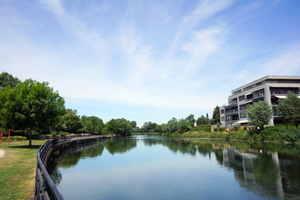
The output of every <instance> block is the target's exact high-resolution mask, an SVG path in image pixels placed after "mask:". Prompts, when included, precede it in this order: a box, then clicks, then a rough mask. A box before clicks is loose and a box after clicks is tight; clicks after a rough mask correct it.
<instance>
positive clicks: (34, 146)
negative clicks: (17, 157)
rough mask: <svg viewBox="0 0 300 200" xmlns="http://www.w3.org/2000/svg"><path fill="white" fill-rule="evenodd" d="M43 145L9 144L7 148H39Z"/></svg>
mask: <svg viewBox="0 0 300 200" xmlns="http://www.w3.org/2000/svg"><path fill="white" fill-rule="evenodd" d="M40 146H41V145H31V147H30V146H29V145H16V146H8V147H7V148H13V149H39V148H40Z"/></svg>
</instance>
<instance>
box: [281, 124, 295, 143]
mask: <svg viewBox="0 0 300 200" xmlns="http://www.w3.org/2000/svg"><path fill="white" fill-rule="evenodd" d="M280 137H281V139H282V140H284V141H287V142H292V143H294V142H296V141H300V129H299V128H293V129H286V130H283V131H281V132H280Z"/></svg>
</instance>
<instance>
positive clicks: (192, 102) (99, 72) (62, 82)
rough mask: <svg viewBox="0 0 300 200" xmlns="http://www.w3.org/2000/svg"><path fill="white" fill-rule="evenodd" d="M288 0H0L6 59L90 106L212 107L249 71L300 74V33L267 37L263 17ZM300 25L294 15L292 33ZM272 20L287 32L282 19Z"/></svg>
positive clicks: (11, 67)
mask: <svg viewBox="0 0 300 200" xmlns="http://www.w3.org/2000/svg"><path fill="white" fill-rule="evenodd" d="M20 4H22V5H23V3H22V2H21V3H20ZM281 4H285V5H286V6H289V3H286V2H277V3H276V4H273V3H268V2H265V3H261V2H260V1H254V2H250V3H249V2H236V1H223V0H217V1H209V0H201V1H181V0H178V1H155V0H154V1H119V2H118V4H116V3H114V2H112V1H105V0H104V1H101V2H98V1H90V2H89V3H84V2H83V3H81V4H80V5H79V4H77V3H76V2H72V3H70V2H69V1H62V0H45V1H41V0H40V1H39V3H38V4H37V3H36V2H30V3H29V5H30V6H28V7H26V9H21V7H22V5H19V4H18V5H16V4H14V2H6V3H5V4H4V3H2V4H1V5H2V6H0V18H1V20H0V28H1V30H0V36H1V37H0V43H1V45H0V61H1V69H2V68H3V70H4V71H8V72H9V73H12V74H13V75H14V76H17V77H19V78H21V79H23V80H24V79H26V78H33V79H37V80H39V81H49V82H50V85H51V86H53V87H54V89H56V90H59V92H60V94H61V95H62V96H64V97H65V98H66V99H72V100H74V102H82V103H81V104H82V107H84V104H86V102H94V103H95V102H101V103H105V102H109V104H113V103H114V104H116V105H130V107H131V108H133V107H135V106H137V107H136V109H137V110H138V109H139V108H141V107H143V108H145V107H147V108H156V109H157V108H159V109H164V108H168V109H169V111H170V110H174V112H175V110H177V111H178V110H180V111H182V110H196V111H197V112H199V113H201V112H207V110H212V109H213V108H214V107H215V106H216V105H223V104H225V103H226V101H227V96H228V95H229V94H230V90H232V89H234V88H235V87H238V86H240V85H241V84H246V83H247V82H248V81H252V80H253V79H257V78H260V77H261V76H265V75H268V74H274V75H277V74H278V75H279V74H286V75H299V74H300V71H299V65H300V61H299V58H298V57H299V56H298V55H299V53H300V51H299V47H298V46H299V39H298V40H297V41H296V40H295V39H293V38H296V36H294V37H289V40H285V39H284V38H288V36H286V37H282V38H283V39H282V40H284V41H283V42H281V43H280V44H279V43H276V40H275V39H274V40H271V39H270V38H269V37H267V36H268V35H269V34H270V31H268V29H267V28H265V27H269V25H272V23H273V22H274V21H273V20H272V16H276V15H277V14H278V13H276V12H277V11H276V9H278V8H279V7H280V6H282V5H281ZM23 7H24V6H23ZM266 8H267V9H266ZM275 8H276V9H275ZM270 13H271V14H270ZM294 15H295V16H299V15H298V14H295V13H294ZM37 16H38V17H37ZM283 17H284V16H283ZM269 18H270V19H269ZM262 19H264V20H262ZM286 21H288V20H286ZM271 22H272V23H271ZM276 23H278V25H276V26H280V23H281V24H282V22H281V21H277V22H276ZM266 25H268V26H266ZM298 25H299V23H298V24H297V22H295V21H293V22H292V24H291V26H290V27H291V30H289V34H290V35H292V34H294V35H296V32H297V31H296V30H298V29H297V28H295V29H294V28H293V27H299V26H298ZM262 27H263V28H262ZM270 30H272V34H273V33H274V31H277V35H279V36H281V35H285V31H284V29H280V28H278V29H277V28H276V27H275V25H274V26H272V29H270ZM262 32H263V33H262ZM258 41H260V42H258ZM2 66H3V67H2ZM87 104H88V103H87ZM93 105H96V103H95V104H93ZM75 109H76V108H75ZM150 110H151V109H150ZM196 111H195V112H196ZM116 112H117V111H116ZM178 112H179V111H178ZM201 114H205V113H201ZM94 115H96V114H94ZM182 117H184V116H182Z"/></svg>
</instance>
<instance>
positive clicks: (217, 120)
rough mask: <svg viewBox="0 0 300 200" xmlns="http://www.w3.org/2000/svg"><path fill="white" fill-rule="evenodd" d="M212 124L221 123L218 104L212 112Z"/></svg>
mask: <svg viewBox="0 0 300 200" xmlns="http://www.w3.org/2000/svg"><path fill="white" fill-rule="evenodd" d="M211 121H212V124H217V123H220V107H219V106H216V107H215V108H214V111H213V114H212V120H211Z"/></svg>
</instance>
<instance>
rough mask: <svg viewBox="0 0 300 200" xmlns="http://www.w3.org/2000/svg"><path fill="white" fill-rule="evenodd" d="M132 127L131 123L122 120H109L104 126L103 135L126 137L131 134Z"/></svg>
mask: <svg viewBox="0 0 300 200" xmlns="http://www.w3.org/2000/svg"><path fill="white" fill-rule="evenodd" d="M132 131H133V130H132V125H131V122H130V121H128V120H126V119H124V118H122V119H111V120H110V121H109V122H107V123H106V124H105V127H104V128H103V133H104V134H109V133H115V134H118V135H122V136H128V135H131V134H132Z"/></svg>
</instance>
